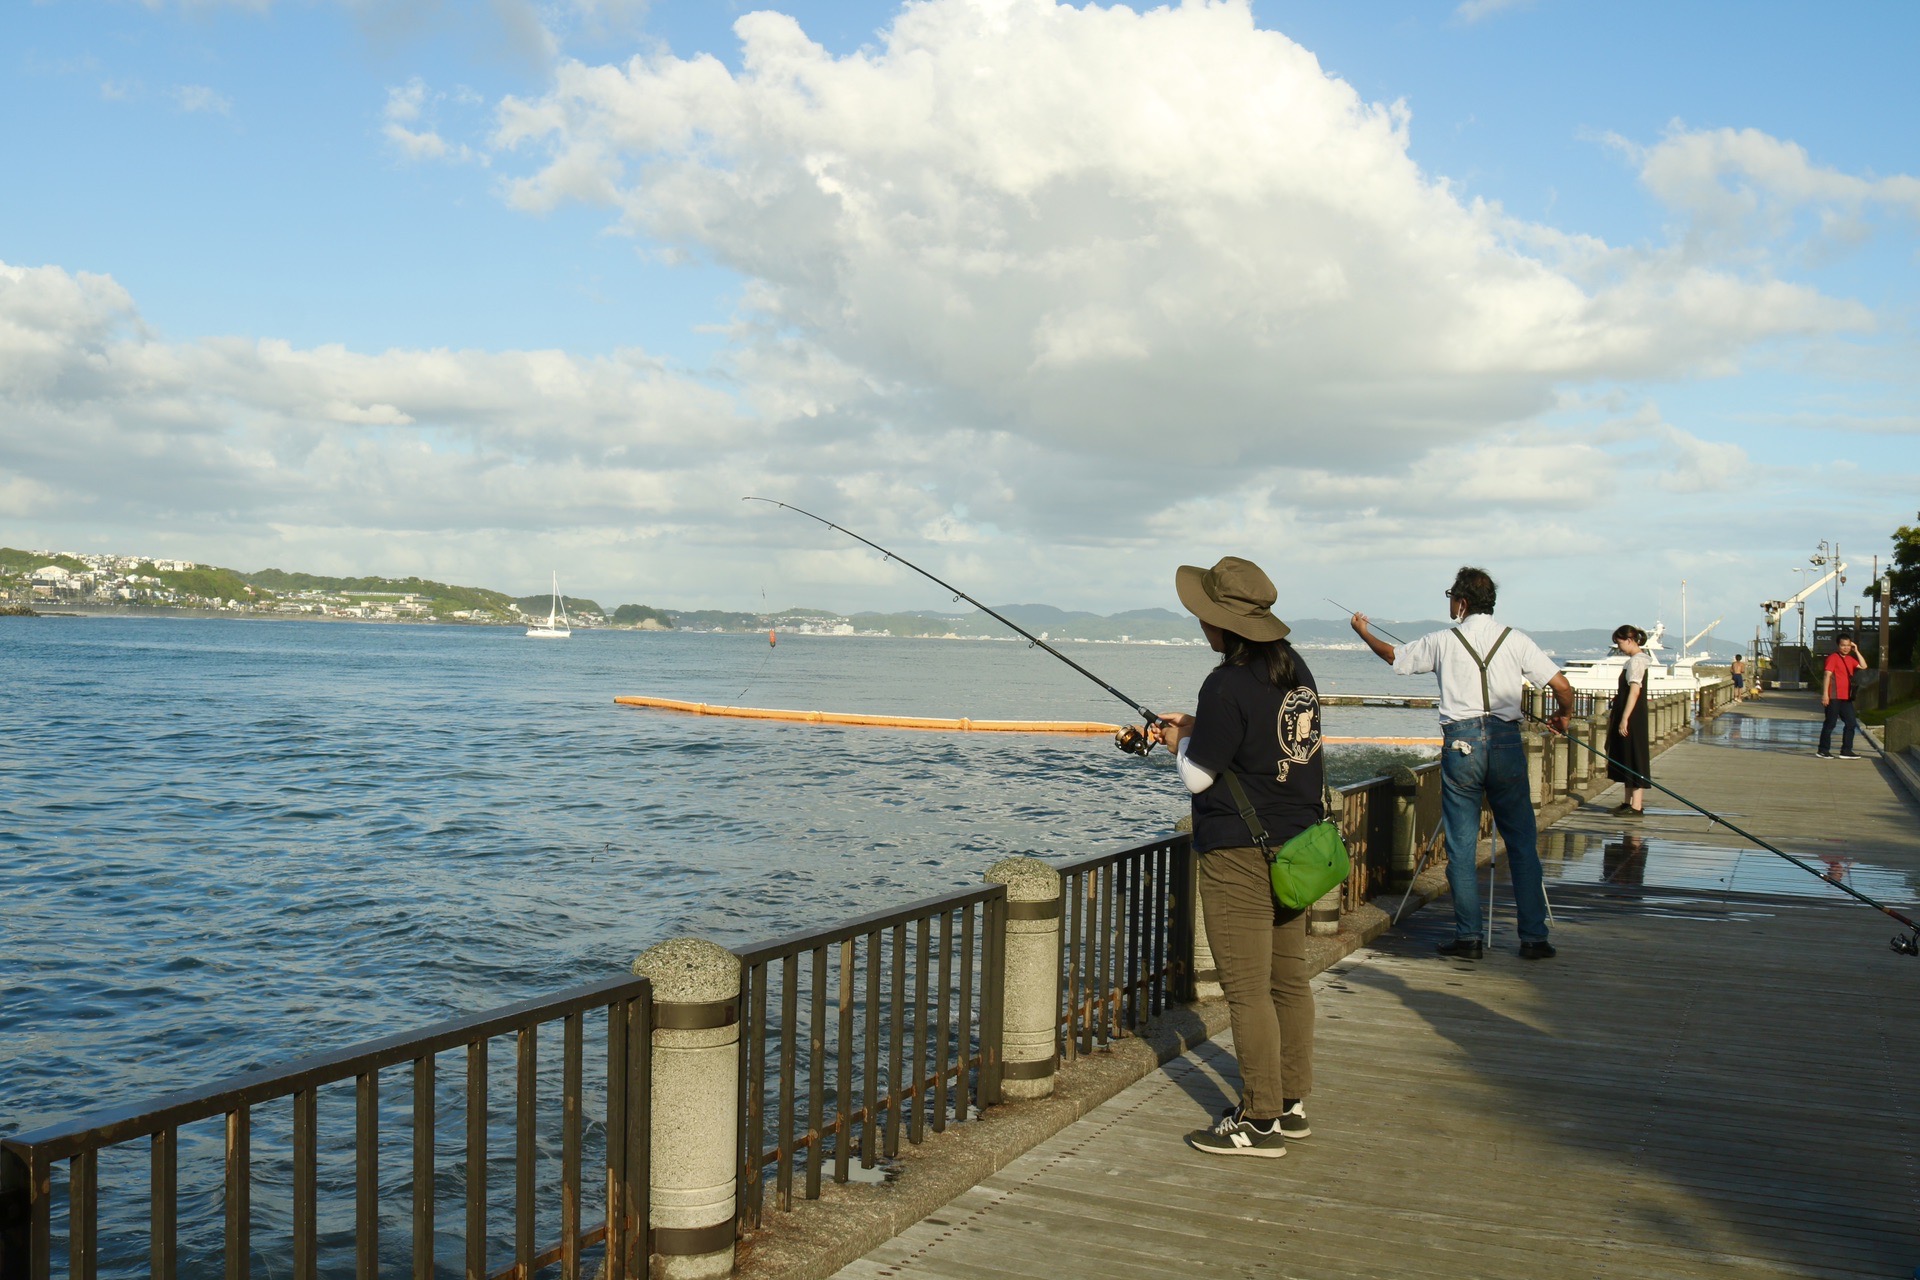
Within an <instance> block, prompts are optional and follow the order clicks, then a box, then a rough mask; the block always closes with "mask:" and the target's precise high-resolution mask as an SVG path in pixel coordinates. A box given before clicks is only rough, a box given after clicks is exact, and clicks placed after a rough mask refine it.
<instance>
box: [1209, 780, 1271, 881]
mask: <svg viewBox="0 0 1920 1280" xmlns="http://www.w3.org/2000/svg"><path fill="white" fill-rule="evenodd" d="M1220 776H1221V777H1222V778H1224V779H1225V780H1226V783H1227V790H1228V791H1231V792H1232V793H1233V803H1234V804H1235V805H1237V806H1238V807H1239V809H1240V820H1241V821H1242V822H1244V823H1246V824H1247V830H1248V831H1251V832H1252V833H1253V843H1254V844H1255V845H1257V846H1259V849H1260V852H1261V853H1263V854H1265V855H1266V859H1267V861H1268V862H1272V861H1273V837H1272V836H1269V835H1268V834H1267V824H1266V823H1264V822H1262V821H1260V815H1259V814H1257V813H1255V812H1254V811H1253V801H1251V800H1249V799H1247V789H1246V788H1245V787H1243V786H1241V785H1240V779H1239V777H1238V776H1237V775H1236V774H1235V773H1234V772H1233V770H1231V769H1228V770H1227V771H1225V772H1224V773H1222V774H1221V775H1220Z"/></svg>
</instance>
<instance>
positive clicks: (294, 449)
mask: <svg viewBox="0 0 1920 1280" xmlns="http://www.w3.org/2000/svg"><path fill="white" fill-rule="evenodd" d="M1138 9H1139V11H1140V12H1141V13H1142V14H1143V15H1146V17H1145V18H1143V19H1142V20H1141V21H1138V22H1114V21H1107V20H1106V19H1107V18H1111V17H1113V16H1114V15H1112V14H1111V13H1103V11H1101V10H1097V9H1093V8H1091V7H1089V8H1085V9H1072V8H1069V7H1067V6H1056V5H1053V4H1051V3H1046V2H1044V0H930V2H929V3H927V4H925V5H921V6H917V7H915V6H907V7H906V14H905V16H904V17H903V16H902V13H903V7H902V6H899V5H895V4H887V3H877V2H868V3H850V2H849V3H828V2H826V0H815V2H810V3H797V2H796V3H774V4H769V5H742V4H735V3H715V2H714V0H704V2H701V3H693V2H690V0H653V2H652V3H651V4H643V3H635V2H634V0H627V2H626V3H620V2H619V0H572V2H571V3H569V2H566V0H553V2H551V3H541V4H537V5H536V4H531V3H525V2H524V0H496V2H493V3H488V4H477V5H473V6H456V5H451V4H435V3H427V2H424V0H423V2H421V3H412V2H410V0H388V2H385V3H382V2H380V0H363V2H361V3H354V4H348V3H332V2H329V0H300V2H298V3H292V2H288V0H277V2H275V0H258V2H256V3H248V4H239V3H220V2H218V0H193V2H191V3H162V2H156V3H153V4H134V3H120V2H105V0H103V2H99V3H89V2H86V0H75V2H72V3H36V4H23V5H12V6H7V7H6V8H5V10H4V12H0V121H4V123H5V126H6V127H5V128H4V129H0V172H4V173H5V174H6V175H7V181H6V190H7V195H6V196H5V197H4V198H0V263H3V264H6V269H8V270H10V271H12V272H13V273H14V274H15V276H16V277H18V278H17V279H15V280H14V281H13V285H12V288H11V289H10V290H9V289H7V288H5V287H0V335H11V337H10V338H8V339H7V340H6V341H0V407H4V408H5V409H6V411H7V412H6V420H5V421H4V423H0V541H4V542H5V543H7V544H11V545H22V544H29V545H36V546H59V547H69V548H74V549H89V550H91V549H101V550H105V549H124V550H142V551H150V552H152V553H154V554H163V555H179V556H187V557H191V558H198V559H203V560H210V561H214V562H217V563H226V564H233V565H236V566H238V567H242V568H255V567H262V566H264V565H266V564H269V563H273V564H281V565H285V566H289V567H302V568H312V569H317V570H322V571H326V570H332V571H339V572H349V571H350V572H391V573H411V572H421V573H428V574H431V575H433V576H440V577H447V578H452V579H455V580H462V581H477V582H484V583H486V584H487V585H495V586H501V587H507V588H513V589H519V588H526V589H532V588H534V587H538V586H539V585H540V582H541V581H542V580H543V579H544V578H545V576H546V572H547V570H548V568H549V567H552V566H556V565H557V566H558V567H559V568H560V570H561V573H562V575H563V578H570V579H572V580H573V581H574V582H576V583H577V584H578V587H579V589H580V593H581V594H594V595H596V596H598V597H600V598H602V599H603V600H604V601H606V602H608V603H613V602H617V601H624V600H645V601H649V602H654V603H663V604H669V605H681V606H687V607H693V606H698V605H722V606H724V605H740V606H745V605H747V604H749V603H755V602H757V600H758V596H759V593H760V590H761V588H762V585H763V583H764V582H765V580H766V579H767V578H768V576H769V574H772V575H773V576H774V577H775V580H777V581H781V582H784V583H787V584H788V585H789V587H790V589H791V591H792V594H793V599H792V600H791V601H786V602H785V603H796V604H813V605H821V606H826V607H839V608H846V609H854V608H871V607H883V608H884V607H925V606H928V605H932V604H938V603H940V601H937V600H933V599H930V598H924V597H925V596H926V593H924V592H922V591H920V590H919V588H918V586H917V585H916V584H913V583H908V582H903V581H901V580H900V579H899V577H898V576H897V575H896V574H895V573H893V572H891V571H888V570H886V569H885V568H884V567H882V566H875V565H873V564H872V563H871V562H870V561H868V560H867V559H865V558H863V555H862V554H861V553H857V552H852V551H848V550H846V549H844V548H839V547H835V546H833V545H832V544H831V543H830V542H826V541H823V540H821V539H819V538H817V537H815V536H814V535H813V534H812V533H811V532H810V531H808V530H806V529H803V528H793V527H788V526H784V525H780V524H778V523H769V522H767V521H765V520H763V519H762V520H755V519H751V518H748V517H744V516H742V515H741V514H740V511H739V510H737V508H738V503H737V498H738V495H739V493H740V492H744V491H747V489H748V488H753V489H766V488H769V487H772V488H776V489H778V490H779V495H778V496H785V497H789V498H790V499H792V500H796V501H801V502H802V503H803V505H816V504H817V505H819V506H825V507H828V508H830V509H832V510H833V511H834V512H836V513H837V514H839V515H840V516H841V517H843V518H844V519H845V522H846V523H849V524H852V525H853V526H854V527H856V528H862V531H863V532H867V533H868V534H869V536H874V537H878V538H882V539H883V540H884V539H887V538H897V539H899V540H900V541H901V542H902V543H904V544H906V545H903V546H902V548H901V549H902V550H903V551H907V552H908V554H910V555H911V554H913V553H914V551H919V552H921V553H922V554H923V555H925V556H926V557H927V558H928V559H930V560H932V561H933V562H935V563H937V564H939V565H940V566H942V567H943V568H945V569H947V570H948V571H949V573H951V574H954V575H958V576H959V577H961V578H963V579H964V580H965V581H966V583H967V585H969V587H970V589H972V590H974V591H975V592H976V594H983V595H986V596H988V597H990V598H994V599H1005V600H1029V599H1033V600H1039V599H1046V600H1048V601H1049V602H1052V603H1058V604H1062V605H1067V606H1076V607H1087V608H1096V609H1102V610H1110V609H1119V608H1127V607H1136V606H1139V605H1143V604H1167V605H1171V603H1172V592H1171V567H1172V565H1173V564H1175V563H1178V562H1180V561H1182V560H1197V561H1201V562H1210V561H1211V559H1212V558H1214V557H1216V556H1218V555H1220V554H1225V553H1238V554H1244V555H1249V556H1251V557H1252V558H1254V559H1256V560H1260V561H1261V562H1262V563H1265V564H1267V565H1268V566H1269V568H1270V570H1272V572H1273V576H1274V577H1275V579H1276V580H1277V581H1279V582H1281V583H1282V589H1283V594H1284V593H1285V592H1287V591H1288V590H1289V589H1290V586H1293V585H1294V584H1297V587H1295V588H1294V590H1295V594H1298V595H1299V596H1301V597H1302V599H1303V600H1306V601H1312V600H1317V599H1318V597H1319V596H1320V595H1322V594H1324V591H1322V590H1319V589H1315V588H1317V587H1319V586H1324V585H1325V584H1326V583H1329V582H1332V583H1336V584H1343V585H1342V592H1351V591H1352V590H1353V589H1354V586H1355V585H1358V586H1361V587H1363V588H1364V590H1363V591H1362V594H1368V595H1370V596H1371V597H1372V598H1370V599H1368V600H1366V601H1363V602H1357V603H1364V604H1365V605H1366V606H1367V607H1369V608H1370V609H1372V610H1374V611H1376V612H1378V613H1381V614H1391V613H1395V612H1416V611H1420V609H1419V606H1420V604H1421V602H1424V601H1425V599H1426V598H1427V596H1429V595H1431V591H1430V590H1429V589H1428V588H1429V586H1430V585H1431V580H1432V579H1434V578H1435V577H1436V576H1437V577H1445V576H1448V574H1449V573H1450V568H1451V566H1452V565H1453V564H1457V563H1459V562H1460V561H1461V560H1463V559H1471V560H1476V561H1481V562H1485V563H1487V564H1488V565H1489V567H1490V568H1492V569H1493V570H1494V571H1495V574H1496V577H1499V578H1501V579H1502V580H1503V581H1504V582H1506V583H1507V584H1508V598H1509V599H1510V600H1511V601H1513V604H1512V611H1513V612H1514V615H1515V617H1516V619H1517V620H1521V621H1526V622H1530V623H1532V624H1534V625H1540V626H1546V625H1554V624H1560V623H1565V624H1568V625H1575V624H1599V623H1601V622H1604V621H1606V620H1608V619H1610V618H1612V617H1613V616H1614V615H1615V614H1619V615H1621V616H1623V617H1626V616H1632V617H1640V616H1643V615H1645V616H1650V614H1651V613H1652V612H1653V611H1654V609H1655V607H1656V605H1657V602H1658V601H1659V600H1660V599H1661V598H1663V597H1664V598H1665V599H1667V600H1671V599H1672V598H1673V596H1674V595H1675V593H1676V592H1677V588H1678V582H1679V580H1680V579H1681V578H1683V577H1685V578H1687V579H1688V580H1689V581H1690V584H1691V586H1690V589H1691V591H1692V592H1693V594H1694V597H1695V600H1696V610H1702V609H1706V608H1720V609H1723V610H1724V611H1725V612H1727V613H1728V614H1729V615H1732V616H1734V617H1735V618H1737V619H1739V620H1741V621H1742V622H1744V623H1745V625H1749V626H1750V625H1751V623H1752V620H1753V618H1752V615H1753V613H1754V610H1753V607H1752V606H1753V602H1754V601H1756V600H1758V599H1760V598H1762V597H1763V596H1766V595H1776V594H1782V593H1784V592H1785V591H1786V590H1788V589H1790V584H1791V580H1792V575H1791V574H1790V573H1788V567H1789V566H1790V565H1793V564H1795V563H1801V562H1804V559H1805V556H1806V554H1807V553H1808V552H1810V551H1811V550H1812V549H1813V545H1814V544H1815V543H1817V542H1818V541H1819V539H1821V538H1834V539H1838V540H1840V541H1841V543H1842V545H1843V546H1844V547H1845V548H1846V549H1847V550H1848V551H1849V553H1852V552H1854V551H1855V550H1856V549H1857V550H1858V551H1860V552H1864V553H1871V551H1873V550H1876V549H1884V548H1885V546H1886V538H1887V535H1888V533H1889V532H1890V530H1891V529H1892V527H1893V526H1894V525H1895V524H1897V523H1903V522H1908V521H1911V520H1912V519H1914V518H1915V508H1916V506H1920V498H1916V495H1917V494H1920V444H1917V443H1916V441H1917V440H1920V396H1917V395H1916V387H1915V375H1914V372H1913V370H1914V369H1915V367H1916V366H1915V363H1914V361H1913V359H1912V357H1913V355H1914V318H1915V317H1914V306H1913V301H1912V300H1913V298H1914V297H1915V290H1914V287H1913V286H1914V284H1915V277H1916V267H1917V266H1920V262H1917V259H1916V249H1917V246H1920V237H1916V234H1915V232H1916V223H1917V222H1920V194H1916V191H1920V188H1917V187H1916V185H1915V180H1914V179H1913V177H1912V176H1911V175H1915V174H1920V155H1916V154H1915V152H1916V148H1920V141H1916V135H1915V133H1914V131H1913V129H1912V128H1911V121H1912V120H1913V119H1914V118H1915V114H1916V113H1915V108H1916V106H1920V102H1916V97H1920V95H1917V94H1916V92H1915V90H1914V89H1913V87H1912V83H1913V81H1912V76H1911V74H1910V68H1909V67H1908V66H1906V65H1905V59H1906V57H1907V55H1909V54H1910V51H1911V50H1912V49H1914V48H1916V47H1920V40H1917V39H1916V36H1920V11H1916V10H1913V9H1912V8H1910V7H1908V6H1892V5H1881V6H1861V7H1857V8H1853V9H1850V10H1842V11H1838V12H1835V13H1828V12H1820V13H1818V14H1817V15H1816V14H1815V13H1814V12H1813V11H1811V10H1808V9H1806V8H1804V7H1802V6H1786V5H1751V4H1743V5H1706V4H1702V5H1691V6H1655V5H1618V6H1610V7H1608V8H1606V9H1604V10H1596V9H1594V8H1593V7H1591V6H1575V5H1572V4H1567V3H1554V2H1553V0H1539V2H1538V3H1534V4H1521V3H1514V4H1504V5H1503V4H1497V3H1484V2H1483V3H1481V4H1479V5H1478V6H1477V7H1475V6H1473V5H1470V4H1469V5H1459V6H1451V5H1446V4H1376V5H1367V6H1353V5H1306V4H1282V3H1270V2H1265V0H1260V2H1256V3H1254V4H1252V5H1251V7H1250V10H1249V8H1248V7H1247V6H1245V5H1240V4H1224V5H1219V4H1216V5H1199V4H1195V5H1189V6H1185V7H1181V6H1174V8H1173V9H1172V10H1171V11H1166V12H1161V13H1159V14H1158V17H1157V18H1154V15H1152V14H1149V13H1148V12H1147V7H1146V6H1144V5H1142V6H1138ZM768 10H772V11H777V12H779V13H782V14H785V15H788V16H789V17H790V18H791V19H792V22H791V23H787V24H782V23H778V22H770V21H768V20H766V19H765V18H764V17H752V16H747V15H750V14H756V13H759V14H764V13H765V11H768ZM743 17H744V18H745V21H743V22H740V26H739V28H738V29H736V27H735V23H736V21H739V20H740V19H742V18H743ZM1147 18H1154V20H1153V21H1151V22H1149V21H1147V20H1146V19H1147ZM896 21H898V22H899V23H900V24H901V25H900V26H899V27H897V28H895V29H894V31H893V33H892V37H891V38H892V39H893V40H894V44H892V45H890V44H889V43H888V39H889V36H888V34H887V33H888V30H889V28H890V27H894V24H895V23H896ZM1236 22H1238V23H1240V24H1242V26H1243V27H1244V26H1250V27H1251V30H1242V29H1238V28H1236V26H1235V24H1236ZM796 41H798V42H799V43H796ZM806 41H811V42H812V43H813V44H814V45H816V46H818V48H817V49H814V50H812V51H810V52H809V51H806V50H805V42H806ZM749 47H751V48H754V49H757V50H758V51H759V54H758V61H757V62H755V63H754V64H753V65H751V66H750V65H749V61H748V58H747V55H746V53H745V50H746V49H748V48H749ZM703 55H704V56H706V57H710V58H712V59H716V60H717V64H705V63H702V62H701V61H700V59H701V58H702V56H703ZM636 57H637V58H638V59H639V61H638V62H637V63H634V64H631V65H630V64H629V62H628V60H629V59H632V58H636ZM1312 60H1317V66H1318V73H1316V72H1315V71H1314V69H1313V62H1312ZM709 65H710V66H711V73H709V72H708V71H706V70H703V67H707V66H709ZM1187 65H1191V66H1192V67H1198V68H1206V69H1208V71H1209V73H1210V72H1211V71H1213V70H1217V72H1218V77H1217V78H1218V81H1219V83H1218V84H1213V83H1209V79H1210V78H1211V76H1210V74H1208V73H1203V74H1198V75H1195V74H1186V73H1183V71H1182V70H1181V68H1182V67H1183V66H1187ZM770 67H772V68H776V69H777V70H776V71H774V72H769V71H768V68H770ZM789 75H791V76H792V77H794V79H793V81H792V83H793V84H803V85H804V91H802V92H798V93H795V92H790V91H789V90H790V88H791V86H790V85H789V84H788V83H787V81H785V80H783V79H782V77H785V76H789ZM989 78H991V79H992V87H991V88H990V89H989V88H987V87H985V84H986V81H987V80H988V79H989ZM1229 84H1231V85H1234V86H1240V87H1241V88H1240V89H1235V90H1233V91H1229V90H1228V89H1227V88H1226V86H1227V85H1229ZM1266 88H1272V89H1273V92H1274V96H1273V97H1272V99H1271V100H1266V99H1264V98H1262V100H1261V103H1260V105H1259V106H1258V108H1257V109H1256V108H1255V107H1252V106H1247V105H1246V104H1247V102H1248V101H1249V100H1250V99H1251V98H1253V97H1257V96H1259V95H1260V94H1261V93H1262V91H1263V90H1264V89H1266ZM1143 102H1151V103H1152V104H1153V109H1152V110H1151V111H1143V112H1142V113H1140V114H1137V115H1136V114H1135V113H1134V108H1135V106H1137V105H1138V104H1141V103H1143ZM929 103H931V104H933V105H931V106H928V105H927V104H929ZM663 113H664V114H663ZM903 113H904V114H903ZM669 117H671V120H672V121H673V122H674V123H673V124H671V125H669V124H665V123H662V122H663V121H665V120H667V119H668V118H669ZM896 120H897V121H898V122H899V127H898V128H895V127H893V126H894V123H895V121H896ZM1182 139H1184V140H1185V141H1182ZM4 284H5V281H4V279H0V286H4ZM1403 291H1404V296H1402V294H1403ZM863 526H864V527H863ZM909 547H911V548H912V550H909ZM916 558H918V557H916ZM1849 558H1852V556H1851V554H1850V557H1849ZM1862 567H1863V569H1864V566H1862ZM1858 576H1859V577H1860V578H1861V580H1862V581H1864V578H1865V574H1864V572H1861V573H1860V574H1859V575H1858ZM1356 579H1357V580H1358V583H1357V584H1356V583H1355V580H1356ZM570 589H571V588H570ZM1335 594H1342V593H1341V592H1336V593H1335ZM1342 598H1348V597H1347V596H1346V595H1344V594H1342ZM1701 601H1704V602H1705V603H1704V604H1701V603H1699V602H1701ZM776 603H781V602H776ZM1309 611H1311V610H1309ZM1707 616H1711V615H1710V614H1708V615H1707ZM1727 629H1728V630H1737V624H1735V623H1730V624H1729V627H1728V628H1727Z"/></svg>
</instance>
